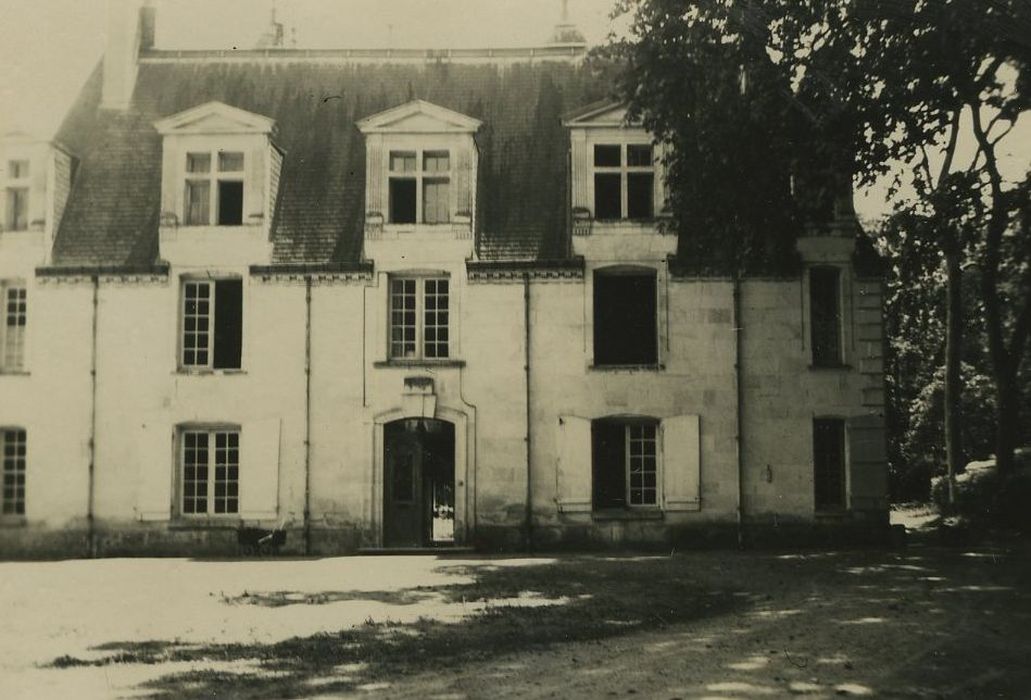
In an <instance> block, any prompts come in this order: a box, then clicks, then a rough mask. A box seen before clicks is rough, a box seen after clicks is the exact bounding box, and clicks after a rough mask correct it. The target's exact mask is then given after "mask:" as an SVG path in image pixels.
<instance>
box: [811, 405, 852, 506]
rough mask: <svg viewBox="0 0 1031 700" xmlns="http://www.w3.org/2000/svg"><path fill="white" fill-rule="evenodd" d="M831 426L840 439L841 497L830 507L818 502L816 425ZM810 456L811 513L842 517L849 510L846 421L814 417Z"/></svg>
mask: <svg viewBox="0 0 1031 700" xmlns="http://www.w3.org/2000/svg"><path fill="white" fill-rule="evenodd" d="M821 423H824V424H833V425H834V427H835V428H836V430H837V435H838V436H840V438H841V444H840V455H839V456H840V460H841V465H840V474H839V476H840V479H841V488H840V490H839V494H838V495H839V496H840V497H841V503H840V504H831V505H830V506H828V505H826V504H822V503H820V501H819V491H818V488H817V483H816V482H817V474H818V466H817V449H816V447H817V446H816V441H817V426H818V424H821ZM812 451H813V452H812V455H813V492H812V493H813V512H814V513H815V514H817V515H831V516H835V515H844V514H845V513H847V512H848V511H849V510H850V504H849V494H850V492H851V484H850V483H849V479H850V475H849V471H850V470H849V457H850V455H849V434H848V420H846V419H845V418H843V417H842V416H837V415H815V416H813V420H812Z"/></svg>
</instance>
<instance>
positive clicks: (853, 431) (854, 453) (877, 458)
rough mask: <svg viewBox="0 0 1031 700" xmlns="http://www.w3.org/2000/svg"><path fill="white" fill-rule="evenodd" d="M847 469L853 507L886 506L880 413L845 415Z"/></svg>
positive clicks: (882, 425)
mask: <svg viewBox="0 0 1031 700" xmlns="http://www.w3.org/2000/svg"><path fill="white" fill-rule="evenodd" d="M848 470H849V493H850V496H851V501H852V504H851V505H852V507H853V508H856V509H860V510H865V509H882V508H887V500H886V499H887V494H888V454H887V445H886V440H885V429H884V418H883V417H882V416H880V415H877V414H867V415H862V416H853V417H852V418H849V420H848Z"/></svg>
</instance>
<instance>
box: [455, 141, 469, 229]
mask: <svg viewBox="0 0 1031 700" xmlns="http://www.w3.org/2000/svg"><path fill="white" fill-rule="evenodd" d="M473 150H474V147H473V146H462V147H460V148H458V150H457V152H456V153H455V212H454V213H455V215H462V216H472V212H473V204H472V197H473V162H472V161H473ZM452 218H454V217H452Z"/></svg>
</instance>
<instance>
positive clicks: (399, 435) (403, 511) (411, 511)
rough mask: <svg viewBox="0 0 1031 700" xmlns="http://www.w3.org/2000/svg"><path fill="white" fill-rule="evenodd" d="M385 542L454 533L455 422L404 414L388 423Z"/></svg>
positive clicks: (437, 541)
mask: <svg viewBox="0 0 1031 700" xmlns="http://www.w3.org/2000/svg"><path fill="white" fill-rule="evenodd" d="M383 451H384V454H383V471H384V474H383V546H385V547H429V546H439V545H446V544H451V543H452V542H454V539H455V527H454V525H455V427H454V425H452V424H451V423H448V422H446V421H439V420H433V419H427V418H405V419H402V420H399V421H394V422H392V423H387V424H386V425H385V426H384V427H383Z"/></svg>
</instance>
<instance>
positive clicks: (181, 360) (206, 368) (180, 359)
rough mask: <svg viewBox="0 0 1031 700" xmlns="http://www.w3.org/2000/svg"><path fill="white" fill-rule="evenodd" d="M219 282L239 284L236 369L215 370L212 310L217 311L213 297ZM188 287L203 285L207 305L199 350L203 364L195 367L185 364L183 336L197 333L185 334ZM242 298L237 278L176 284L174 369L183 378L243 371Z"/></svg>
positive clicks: (189, 279)
mask: <svg viewBox="0 0 1031 700" xmlns="http://www.w3.org/2000/svg"><path fill="white" fill-rule="evenodd" d="M219 282H239V283H240V319H239V321H240V362H239V367H215V353H216V344H215V336H216V333H217V331H216V327H217V324H218V319H217V312H216V309H217V294H218V292H217V287H218V283H219ZM189 285H205V286H207V287H208V297H207V302H208V314H207V318H208V323H207V330H206V331H205V333H206V335H207V345H206V346H205V347H204V348H203V350H204V351H205V352H206V353H207V362H206V363H204V364H199V363H196V362H194V363H192V364H187V362H186V351H187V347H186V334H187V332H190V333H199V332H200V331H197V330H196V329H194V330H193V331H187V330H186V310H187V308H186V305H187V301H188V299H187V294H186V292H187V287H188V286H189ZM244 296H245V295H244V284H243V279H242V278H241V277H234V276H232V275H226V276H218V277H192V276H183V277H182V278H181V281H180V284H179V306H178V325H179V334H178V341H177V349H176V366H177V368H178V370H179V372H182V373H187V374H207V373H215V372H222V373H239V372H242V371H243V364H244V363H243V346H244V331H243V327H244V323H243V316H244V306H245V300H244ZM193 349H194V350H195V351H199V350H200V349H201V348H199V347H195V348H193Z"/></svg>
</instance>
